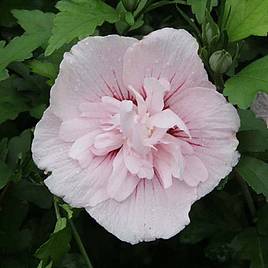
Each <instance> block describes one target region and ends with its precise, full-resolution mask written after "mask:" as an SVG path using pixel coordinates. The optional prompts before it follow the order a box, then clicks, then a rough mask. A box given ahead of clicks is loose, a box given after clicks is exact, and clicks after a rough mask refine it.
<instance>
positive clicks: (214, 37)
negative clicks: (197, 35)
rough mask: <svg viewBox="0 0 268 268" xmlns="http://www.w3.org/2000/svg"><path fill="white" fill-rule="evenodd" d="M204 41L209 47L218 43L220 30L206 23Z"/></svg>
mask: <svg viewBox="0 0 268 268" xmlns="http://www.w3.org/2000/svg"><path fill="white" fill-rule="evenodd" d="M203 39H205V40H206V42H207V44H209V45H212V44H213V43H216V42H217V41H218V40H219V39H220V30H219V28H218V26H217V25H216V26H215V25H213V24H211V23H206V24H205V25H204V29H203Z"/></svg>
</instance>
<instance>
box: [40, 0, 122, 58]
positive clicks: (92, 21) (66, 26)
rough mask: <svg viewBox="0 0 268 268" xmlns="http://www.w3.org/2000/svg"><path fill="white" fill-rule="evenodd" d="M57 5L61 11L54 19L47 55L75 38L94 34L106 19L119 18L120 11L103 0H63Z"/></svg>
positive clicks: (115, 19)
mask: <svg viewBox="0 0 268 268" xmlns="http://www.w3.org/2000/svg"><path fill="white" fill-rule="evenodd" d="M56 7H57V9H59V11H60V12H59V13H58V14H57V15H56V17H55V19H54V27H53V30H52V36H51V38H50V39H49V45H48V47H47V49H46V52H45V54H46V55H47V56H48V55H50V54H51V53H52V52H53V51H54V50H56V49H58V48H60V47H61V46H62V45H64V44H65V43H69V42H71V41H72V40H73V39H75V38H80V39H81V38H84V37H86V36H89V35H92V34H93V33H94V31H95V30H96V27H97V26H101V25H102V24H103V23H104V22H105V21H107V22H109V23H114V22H116V21H118V20H119V15H118V13H117V12H116V11H115V10H114V9H113V8H112V7H110V6H109V5H107V4H105V3H104V2H103V1H102V0H62V1H59V2H58V3H57V5H56Z"/></svg>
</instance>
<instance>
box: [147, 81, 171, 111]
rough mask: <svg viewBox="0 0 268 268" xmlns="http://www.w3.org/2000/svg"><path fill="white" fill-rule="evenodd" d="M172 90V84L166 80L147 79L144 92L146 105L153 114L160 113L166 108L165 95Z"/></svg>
mask: <svg viewBox="0 0 268 268" xmlns="http://www.w3.org/2000/svg"><path fill="white" fill-rule="evenodd" d="M169 89H170V84H169V82H168V81H166V80H164V79H160V80H158V79H155V78H145V79H144V90H145V93H146V104H147V106H148V111H149V112H150V113H151V114H154V113H157V112H160V111H162V110H163V108H164V94H165V92H166V91H168V90H169Z"/></svg>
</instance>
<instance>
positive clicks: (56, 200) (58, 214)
mask: <svg viewBox="0 0 268 268" xmlns="http://www.w3.org/2000/svg"><path fill="white" fill-rule="evenodd" d="M54 209H55V213H56V218H57V220H58V219H60V218H61V216H60V211H59V207H58V198H57V197H56V196H54Z"/></svg>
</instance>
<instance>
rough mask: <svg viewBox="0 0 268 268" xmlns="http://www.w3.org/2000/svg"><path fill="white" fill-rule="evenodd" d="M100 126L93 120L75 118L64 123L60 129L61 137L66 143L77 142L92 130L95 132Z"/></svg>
mask: <svg viewBox="0 0 268 268" xmlns="http://www.w3.org/2000/svg"><path fill="white" fill-rule="evenodd" d="M98 125H99V123H98V122H96V121H93V120H90V121H89V120H86V119H83V118H75V119H71V120H67V121H64V122H62V124H61V126H60V129H59V137H60V138H61V139H63V140H64V141H66V142H70V141H75V140H76V139H78V138H81V137H82V136H84V135H85V134H87V133H88V132H89V131H91V130H95V129H96V127H97V126H98Z"/></svg>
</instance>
